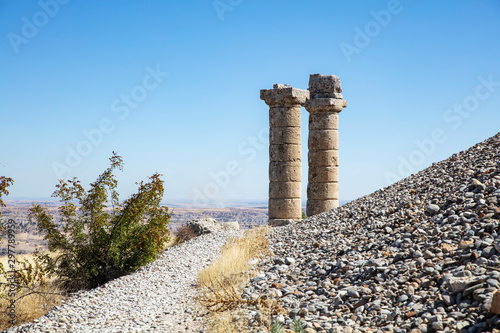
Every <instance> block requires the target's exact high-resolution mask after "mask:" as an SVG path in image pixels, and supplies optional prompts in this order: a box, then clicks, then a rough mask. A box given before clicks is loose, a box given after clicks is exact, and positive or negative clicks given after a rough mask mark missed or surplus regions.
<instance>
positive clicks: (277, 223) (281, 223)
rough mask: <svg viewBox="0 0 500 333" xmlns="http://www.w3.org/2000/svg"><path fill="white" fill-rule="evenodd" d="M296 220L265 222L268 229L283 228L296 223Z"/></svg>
mask: <svg viewBox="0 0 500 333" xmlns="http://www.w3.org/2000/svg"><path fill="white" fill-rule="evenodd" d="M297 221H298V220H293V219H273V220H269V221H268V222H267V225H268V226H270V227H283V226H285V225H289V224H291V223H292V222H297Z"/></svg>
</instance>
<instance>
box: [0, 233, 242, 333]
mask: <svg viewBox="0 0 500 333" xmlns="http://www.w3.org/2000/svg"><path fill="white" fill-rule="evenodd" d="M237 235H240V232H239V231H226V232H219V233H212V234H208V235H203V236H200V237H197V238H195V239H192V240H190V241H188V242H186V243H183V244H181V245H179V246H176V247H173V248H169V249H167V250H166V251H165V252H164V253H163V254H162V255H161V256H160V257H159V258H158V260H156V261H155V262H153V263H150V264H148V265H146V266H145V267H143V268H142V269H140V270H139V271H137V272H135V273H133V274H131V275H128V276H124V277H122V278H119V279H116V280H113V281H111V282H109V283H107V284H105V285H104V286H102V287H99V288H96V289H93V290H88V291H82V292H79V293H78V294H76V295H74V296H73V297H72V298H71V299H70V300H68V301H66V302H65V303H63V304H62V305H61V306H58V307H55V308H53V309H52V310H51V311H50V312H49V313H47V314H46V315H45V316H43V317H41V318H39V319H38V320H35V321H34V322H32V323H29V324H26V325H23V326H20V327H16V328H12V329H9V330H8V331H7V332H199V331H200V330H201V326H202V317H201V316H200V315H201V310H200V309H199V308H198V307H197V306H196V304H195V301H194V299H193V298H194V296H195V295H196V286H195V282H196V276H197V274H198V272H199V271H200V270H201V269H202V268H203V267H205V266H206V265H208V264H209V263H210V262H212V261H213V259H215V258H216V257H217V255H218V254H219V251H220V248H221V245H223V244H224V243H225V242H226V240H227V238H228V237H231V236H237Z"/></svg>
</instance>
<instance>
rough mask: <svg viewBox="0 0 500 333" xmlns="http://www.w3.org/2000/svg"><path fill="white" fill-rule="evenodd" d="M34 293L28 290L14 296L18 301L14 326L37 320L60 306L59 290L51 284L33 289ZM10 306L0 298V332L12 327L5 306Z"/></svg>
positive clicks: (8, 302) (6, 300) (5, 300)
mask: <svg viewBox="0 0 500 333" xmlns="http://www.w3.org/2000/svg"><path fill="white" fill-rule="evenodd" d="M34 290H35V292H34V291H33V290H29V289H23V290H21V291H20V292H19V293H17V295H16V299H18V300H17V301H16V303H15V309H16V312H15V314H16V321H15V325H14V326H17V325H21V324H24V323H28V322H30V321H32V320H34V319H37V318H39V317H41V316H43V315H44V314H46V313H47V312H49V310H50V309H51V308H52V307H54V306H56V305H60V304H61V297H62V296H61V293H60V290H59V288H58V287H57V286H56V285H54V284H53V283H47V285H46V286H45V287H35V288H34ZM9 304H10V301H9V300H8V299H5V298H2V299H1V300H0V309H1V312H0V330H5V329H7V328H9V327H12V326H13V325H12V324H11V322H10V320H11V318H10V317H9V313H8V312H7V306H8V305H9Z"/></svg>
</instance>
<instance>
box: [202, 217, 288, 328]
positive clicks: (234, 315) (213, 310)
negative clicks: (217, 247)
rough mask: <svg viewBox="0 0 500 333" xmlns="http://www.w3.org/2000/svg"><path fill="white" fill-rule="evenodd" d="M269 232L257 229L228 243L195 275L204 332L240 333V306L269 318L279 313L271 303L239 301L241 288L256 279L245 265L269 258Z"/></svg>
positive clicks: (267, 229)
mask: <svg viewBox="0 0 500 333" xmlns="http://www.w3.org/2000/svg"><path fill="white" fill-rule="evenodd" d="M268 234H269V228H267V227H259V228H255V229H252V230H248V231H246V232H245V234H244V236H243V237H240V238H234V239H231V240H229V241H228V242H227V243H226V244H225V245H224V246H223V248H222V254H221V256H220V257H219V259H217V260H216V261H215V262H214V263H212V264H211V265H209V266H208V267H206V268H205V269H204V270H202V271H201V272H200V273H199V275H198V285H199V288H200V291H201V295H200V296H199V297H198V301H199V302H200V304H201V305H203V306H204V307H205V308H206V309H207V310H208V311H209V312H210V315H209V320H208V323H207V325H208V332H214V333H218V332H241V327H245V325H246V323H242V318H241V317H239V315H238V312H239V311H238V307H239V306H241V305H245V306H253V307H256V308H258V309H259V310H260V311H262V313H265V314H268V315H269V316H271V315H275V314H278V313H281V312H282V308H281V306H280V305H279V303H278V302H276V301H275V300H270V299H265V298H258V299H257V300H249V299H243V298H241V291H240V289H241V287H243V286H244V285H245V284H246V283H247V282H248V281H249V280H250V279H251V278H252V277H254V276H255V275H256V272H255V271H254V269H253V267H252V265H251V264H249V261H250V260H251V259H254V258H260V257H262V256H263V255H265V254H269V243H268V239H267V236H268Z"/></svg>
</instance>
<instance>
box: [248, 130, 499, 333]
mask: <svg viewBox="0 0 500 333" xmlns="http://www.w3.org/2000/svg"><path fill="white" fill-rule="evenodd" d="M270 244H272V245H271V249H272V251H273V255H272V256H268V257H266V258H264V259H262V260H261V262H260V263H259V265H260V266H259V269H260V270H261V271H260V274H259V275H258V276H257V277H256V278H254V279H252V280H251V282H250V283H249V284H248V285H247V286H246V287H245V289H244V293H243V297H245V298H253V299H255V298H258V297H273V298H277V299H279V302H280V304H281V306H282V307H283V308H284V309H285V311H286V313H287V315H279V316H277V317H276V319H278V320H281V321H282V322H284V323H285V327H287V328H291V322H292V319H293V318H295V317H296V316H299V317H301V318H302V320H303V321H304V322H305V325H306V332H395V333H403V332H424V333H425V332H469V333H473V332H499V331H500V315H498V314H495V313H494V312H496V313H499V312H500V304H499V303H500V297H499V296H500V295H499V294H498V293H497V294H496V295H497V296H496V297H495V302H494V311H492V301H493V294H494V293H495V291H496V290H497V289H498V288H499V284H500V133H499V134H497V135H495V136H493V137H492V138H490V139H487V140H486V141H484V142H482V143H479V144H477V145H475V146H474V147H472V148H470V149H469V150H466V151H463V152H460V153H458V154H455V155H453V156H451V157H450V158H448V159H447V160H444V161H442V162H439V163H435V164H433V165H432V166H431V167H429V168H427V169H425V170H423V171H421V172H419V173H418V174H415V175H411V176H410V177H408V178H406V179H404V180H401V181H399V182H397V183H395V184H393V185H391V186H389V187H386V188H383V189H381V190H379V191H377V192H375V193H373V194H371V195H367V196H364V197H362V198H359V199H357V200H355V201H353V202H351V203H348V204H346V205H344V206H342V207H340V208H337V209H333V210H330V211H328V212H326V213H322V214H319V215H315V216H312V217H310V218H308V219H305V220H302V221H300V222H294V223H292V224H290V225H287V226H283V227H277V228H274V229H273V231H272V233H271V235H270ZM248 317H249V319H248V321H249V325H255V328H254V329H255V330H258V329H259V328H258V326H259V325H262V322H259V320H258V319H259V318H261V317H263V316H262V315H261V314H260V313H259V311H257V310H256V309H248ZM250 330H251V329H250V328H249V331H250Z"/></svg>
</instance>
